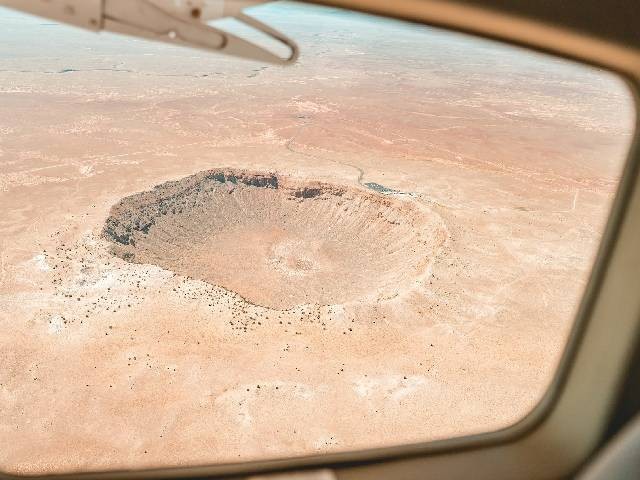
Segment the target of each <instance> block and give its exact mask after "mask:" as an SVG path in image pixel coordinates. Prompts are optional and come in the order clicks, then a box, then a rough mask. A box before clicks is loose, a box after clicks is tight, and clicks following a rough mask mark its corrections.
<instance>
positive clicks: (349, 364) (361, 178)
mask: <svg viewBox="0 0 640 480" xmlns="http://www.w3.org/2000/svg"><path fill="white" fill-rule="evenodd" d="M283 11H286V10H285V7H281V6H274V7H267V8H264V9H262V10H261V12H262V13H261V18H263V19H265V20H267V21H269V22H271V23H272V24H273V25H275V26H276V27H278V28H280V29H282V30H283V31H285V32H287V34H288V35H290V36H291V37H293V38H295V39H296V40H297V41H298V42H299V43H300V46H301V50H302V55H301V58H300V61H299V63H298V64H297V65H295V66H293V67H291V68H286V69H283V68H279V67H271V66H268V67H266V66H263V65H258V64H253V63H248V62H241V61H235V60H232V59H226V58H222V57H218V56H209V55H206V54H204V53H201V52H194V51H188V50H181V49H177V48H172V47H169V46H164V45H153V44H147V43H143V42H137V41H132V40H127V39H121V38H116V37H109V36H95V35H92V34H89V33H83V32H77V31H74V30H71V29H67V28H65V27H62V26H57V25H51V24H50V23H47V22H44V21H41V20H37V19H29V18H27V17H22V16H19V15H17V14H12V13H8V12H7V11H0V40H1V41H0V205H2V210H1V212H0V363H1V364H2V366H3V368H2V369H0V446H1V448H0V470H3V471H8V472H15V473H23V474H27V473H28V474H33V473H43V472H66V471H75V470H83V469H91V470H100V469H110V468H139V467H150V466H154V467H155V466H174V465H185V464H205V463H218V462H235V461H242V460H247V459H256V458H270V457H281V456H289V455H304V454H310V453H322V452H327V451H342V450H349V449H360V448H367V447H372V446H382V445H395V444H400V443H406V442H419V441H425V440H431V439H438V438H444V437H449V436H453V435H464V434H469V433H475V432H481V431H487V430H490V429H496V428H500V427H504V426H507V425H509V424H511V423H513V422H515V421H517V420H519V419H521V418H522V417H523V416H524V415H525V414H526V413H527V412H529V411H530V409H531V408H532V407H533V406H534V405H535V404H536V402H537V401H538V399H539V398H540V396H541V395H542V394H543V393H544V390H545V388H546V386H547V385H548V383H549V381H550V379H551V376H552V374H553V371H554V368H555V366H556V363H557V361H558V358H559V356H560V354H561V352H562V348H563V345H564V342H565V339H566V336H567V333H568V331H569V328H570V327H571V325H572V320H573V314H574V312H575V309H576V305H577V302H578V301H579V298H580V294H581V291H582V289H583V287H584V285H585V282H586V280H587V275H588V272H589V268H590V264H591V262H592V259H593V256H594V254H595V250H596V248H597V244H598V239H599V236H600V233H601V231H602V228H603V224H604V220H605V217H606V212H607V208H608V206H609V205H610V202H611V199H612V197H613V194H614V192H615V188H616V185H617V181H618V178H619V175H620V172H621V168H622V163H623V159H624V153H625V151H626V148H627V146H628V142H629V139H630V130H631V124H632V111H631V107H630V105H629V103H630V102H629V96H628V93H627V92H626V90H625V88H624V86H623V85H622V83H621V82H619V81H617V80H616V79H614V78H613V77H611V76H609V75H607V74H605V73H603V72H599V71H596V70H592V69H588V68H586V67H578V66H575V65H572V64H568V63H565V62H560V61H557V60H553V59H549V58H545V57H542V56H538V55H534V54H531V53H526V52H523V51H520V50H515V49H506V48H500V47H497V46H496V45H495V44H492V43H488V42H486V43H485V42H480V41H476V40H469V39H467V38H465V37H460V36H457V35H453V34H447V33H444V32H440V31H437V30H431V29H423V28H418V27H414V26H406V27H404V26H402V24H397V23H393V22H381V21H373V20H371V21H363V20H360V19H359V18H358V17H357V16H354V15H344V14H341V13H338V12H335V11H332V10H327V11H325V12H324V13H317V10H315V9H307V8H304V9H302V8H298V7H296V9H295V10H293V11H288V12H287V13H288V15H287V16H285V17H282V16H278V15H279V14H281V13H282V12H283ZM372 22H373V23H372ZM221 172H222V173H223V176H224V178H223V179H222V180H221V179H220V178H218V179H216V178H214V177H215V175H219V174H220V173H221ZM208 176H209V177H211V178H209V177H208ZM230 177H234V178H235V179H236V180H237V179H240V180H237V181H235V182H234V181H231V180H230ZM257 178H259V179H263V180H264V179H277V181H278V188H275V187H274V185H273V184H270V183H268V182H267V183H259V182H258V183H256V182H254V180H255V179H257ZM242 179H244V180H246V181H243V180H242ZM269 181H272V180H269ZM166 182H177V183H170V184H167V183H166ZM252 182H253V183H252ZM158 186H159V187H158ZM176 205H182V207H184V208H178V209H177V210H176V211H175V212H174V211H173V209H174V207H175V206H176ZM151 220H152V221H151Z"/></svg>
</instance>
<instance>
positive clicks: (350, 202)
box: [103, 169, 446, 310]
mask: <svg viewBox="0 0 640 480" xmlns="http://www.w3.org/2000/svg"><path fill="white" fill-rule="evenodd" d="M103 235H104V237H105V238H106V239H107V240H108V241H109V242H110V243H111V250H112V252H113V254H115V255H117V256H118V257H120V258H122V259H124V260H126V261H128V262H132V263H141V264H153V265H157V266H159V267H161V268H164V269H166V270H170V271H172V272H174V273H177V274H179V275H183V276H188V277H191V278H193V279H197V280H202V281H204V282H207V283H210V284H213V285H217V286H220V287H223V288H225V289H227V290H230V291H233V292H235V293H237V294H238V295H240V296H242V297H243V298H244V299H245V300H246V301H248V302H251V303H254V304H256V305H261V306H264V307H268V308H272V309H278V310H283V309H288V308H292V307H295V306H297V305H300V304H321V305H328V304H344V303H348V302H356V301H365V300H376V299H379V298H388V297H389V296H393V295H396V294H398V293H401V291H403V290H406V289H407V288H411V286H412V285H415V282H417V281H419V280H420V279H421V278H422V277H423V276H424V275H426V272H427V271H428V268H429V265H430V264H431V262H432V261H433V259H434V257H435V255H436V254H437V252H438V251H439V250H440V247H441V245H442V243H443V242H444V241H445V239H446V228H445V227H444V224H443V223H442V220H441V218H440V217H439V216H438V215H437V214H436V213H435V212H433V211H431V210H430V209H428V208H427V207H425V206H422V205H419V204H417V203H415V202H413V201H407V200H402V199H399V198H396V197H394V196H390V195H382V194H380V193H375V192H370V191H367V190H364V189H362V188H359V187H352V186H346V185H339V184H332V183H323V182H319V181H308V180H301V179H296V178H293V177H288V176H282V175H279V174H275V173H264V172H250V171H245V170H231V169H219V170H208V171H204V172H200V173H197V174H195V175H191V176H188V177H185V178H183V179H180V180H177V181H171V182H166V183H163V184H161V185H158V186H156V187H155V188H154V189H153V190H150V191H146V192H141V193H136V194H134V195H131V196H128V197H125V198H123V199H122V200H121V201H120V202H118V203H117V204H116V205H114V206H113V207H112V209H111V212H110V215H109V217H108V218H107V220H106V223H105V225H104V228H103Z"/></svg>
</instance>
